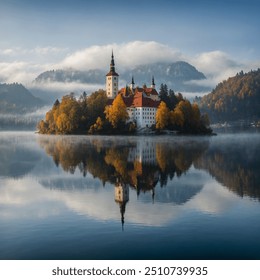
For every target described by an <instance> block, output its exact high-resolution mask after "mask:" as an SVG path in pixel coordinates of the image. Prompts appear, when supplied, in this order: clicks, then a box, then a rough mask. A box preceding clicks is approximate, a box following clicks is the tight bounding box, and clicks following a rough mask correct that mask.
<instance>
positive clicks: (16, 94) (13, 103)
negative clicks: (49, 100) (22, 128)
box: [0, 83, 45, 114]
mask: <svg viewBox="0 0 260 280" xmlns="http://www.w3.org/2000/svg"><path fill="white" fill-rule="evenodd" d="M43 105H45V103H44V101H43V100H41V99H40V98H38V97H35V96H34V95H33V94H32V93H31V92H30V91H29V90H28V89H27V88H25V87H24V86H23V85H22V84H19V83H12V84H0V112H1V113H4V114H6V113H15V114H22V113H27V112H30V111H33V110H36V109H37V108H40V107H42V106H43Z"/></svg>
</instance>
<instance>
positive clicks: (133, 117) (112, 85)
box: [106, 52, 160, 128]
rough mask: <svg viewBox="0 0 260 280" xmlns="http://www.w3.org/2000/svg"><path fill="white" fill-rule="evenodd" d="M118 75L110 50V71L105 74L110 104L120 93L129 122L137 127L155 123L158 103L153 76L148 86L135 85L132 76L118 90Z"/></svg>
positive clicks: (149, 125)
mask: <svg viewBox="0 0 260 280" xmlns="http://www.w3.org/2000/svg"><path fill="white" fill-rule="evenodd" d="M118 84H119V75H118V73H116V71H115V62H114V55H113V52H112V57H111V63H110V71H109V72H108V73H107V75H106V94H107V97H108V98H109V99H110V102H111V104H112V102H113V100H114V99H115V97H116V96H117V95H118V94H121V96H122V98H123V100H124V103H125V105H126V107H127V112H128V115H129V122H134V123H136V127H137V128H144V127H151V126H152V125H155V123H156V120H155V117H156V112H157V108H158V106H159V104H160V98H159V96H158V92H157V91H156V89H155V83H154V77H152V83H151V86H150V87H147V86H145V85H144V86H143V87H135V83H134V78H133V77H132V81H131V84H130V85H129V86H126V87H125V88H121V89H120V90H118Z"/></svg>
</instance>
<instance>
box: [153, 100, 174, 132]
mask: <svg viewBox="0 0 260 280" xmlns="http://www.w3.org/2000/svg"><path fill="white" fill-rule="evenodd" d="M169 113H170V110H169V108H168V107H167V105H166V103H165V102H163V101H162V102H161V103H160V105H159V107H158V109H157V112H156V117H155V119H156V128H157V129H164V128H165V127H166V126H167V125H168V123H169Z"/></svg>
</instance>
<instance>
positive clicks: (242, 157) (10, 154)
mask: <svg viewBox="0 0 260 280" xmlns="http://www.w3.org/2000/svg"><path fill="white" fill-rule="evenodd" d="M259 139H260V137H259V135H258V134H255V135H249V134H244V135H243V134H241V135H239V137H237V135H236V137H234V135H220V136H217V137H167V136H164V137H124V138H120V137H88V136H55V137H53V136H34V135H31V134H25V135H23V134H21V135H18V136H15V137H14V135H8V136H5V137H3V136H1V137H0V145H1V150H0V153H1V159H3V160H2V161H1V163H0V166H1V169H0V180H1V187H0V195H1V200H0V206H1V209H2V212H1V214H0V221H1V223H2V225H3V231H2V233H0V240H2V241H0V251H1V252H2V253H0V257H1V258H10V259H13V258H19V259H23V258H30V259H56V258H57V259H75V258H77V259H100V258H101V259H118V258H119V259H120V258H122V259H131V258H132V259H136V258H137V259H142V258H143V259H160V258H163V259H172V258H182V259H198V258H202V259H216V258H220V259H246V258H259V257H260V256H259V251H260V250H259V249H260V242H259V241H258V239H257V232H259V230H260V222H259V219H258V217H259V213H260V204H259V200H260V191H259V189H260V188H259V186H260V184H259V182H260V174H259V172H258V170H259V166H260V165H259V164H260V162H259V158H260V157H259V151H260V149H259V148H260V141H259ZM120 224H121V225H120ZM10 230H12V232H13V233H12V234H11V235H10V234H7V232H10ZM122 230H123V232H122ZM234 237H235V238H234ZM14 238H15V239H14ZM14 240H19V242H18V244H16V243H17V242H16V241H14ZM21 244H22V246H24V248H26V250H20V251H17V248H18V247H20V246H21ZM51 244H56V245H55V246H53V245H51ZM50 246H51V248H52V249H51V250H50V249H49V248H50ZM10 248H11V250H10ZM12 249H13V251H12Z"/></svg>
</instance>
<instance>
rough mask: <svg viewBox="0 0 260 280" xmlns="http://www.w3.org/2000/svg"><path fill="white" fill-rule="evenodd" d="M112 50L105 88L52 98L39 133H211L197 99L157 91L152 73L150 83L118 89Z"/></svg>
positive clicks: (166, 88) (172, 92)
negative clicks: (148, 84) (49, 108)
mask: <svg viewBox="0 0 260 280" xmlns="http://www.w3.org/2000/svg"><path fill="white" fill-rule="evenodd" d="M118 85H119V74H118V73H117V72H116V71H115V62H114V55H113V52H112V56H111V63H110V70H109V72H108V73H107V74H106V90H98V91H95V92H93V93H92V94H90V95H87V94H86V93H85V92H84V93H82V94H81V96H80V97H79V98H76V97H75V95H74V94H73V93H71V94H69V95H66V96H63V97H62V100H61V101H59V100H56V101H55V103H54V104H53V107H52V109H51V110H50V111H48V112H47V113H46V116H45V120H41V121H40V122H39V123H38V125H37V128H38V132H39V133H41V134H135V133H163V132H165V131H168V132H169V131H170V132H175V133H181V134H212V130H211V128H210V127H209V118H208V116H207V114H201V112H200V109H199V106H198V104H197V103H193V104H191V102H190V101H189V100H187V99H186V98H184V97H183V95H182V94H181V93H178V94H175V92H174V91H173V90H172V89H169V90H168V87H167V85H166V84H161V86H160V90H159V93H158V92H157V90H156V88H155V80H154V76H152V81H151V86H150V87H147V86H146V84H144V85H143V86H142V87H139V86H135V82H134V77H133V76H132V79H131V83H130V85H126V86H125V87H124V88H121V89H119V87H118Z"/></svg>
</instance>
